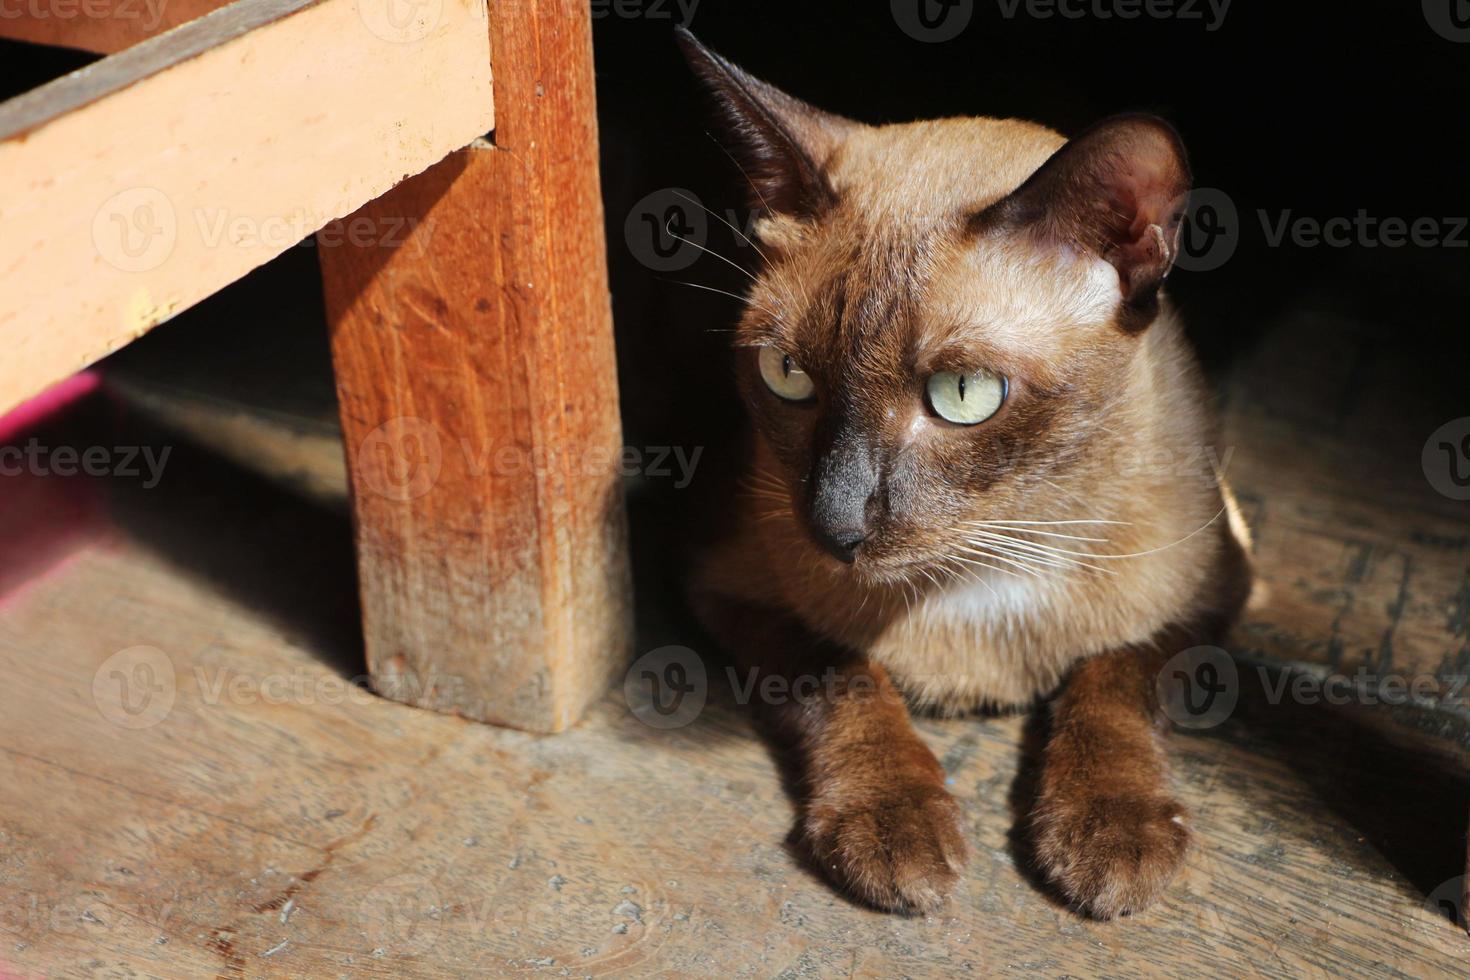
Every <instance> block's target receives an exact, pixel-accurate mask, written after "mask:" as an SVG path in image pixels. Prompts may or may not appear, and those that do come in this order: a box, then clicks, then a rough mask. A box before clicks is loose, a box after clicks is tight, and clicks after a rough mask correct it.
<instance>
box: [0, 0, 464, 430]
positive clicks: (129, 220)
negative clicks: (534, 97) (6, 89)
mask: <svg viewBox="0 0 1470 980" xmlns="http://www.w3.org/2000/svg"><path fill="white" fill-rule="evenodd" d="M414 9H415V18H416V19H414V20H411V21H408V22H404V23H395V22H394V21H391V20H389V19H387V17H386V13H385V8H383V7H382V5H381V4H380V3H379V2H378V0H244V2H240V3H236V4H233V5H231V6H230V7H227V8H224V9H222V10H219V11H216V12H215V13H213V14H210V15H208V16H206V17H203V18H201V19H199V20H197V21H193V22H191V23H189V24H187V25H185V26H184V27H182V28H180V29H179V30H177V31H173V32H170V33H169V34H167V35H165V36H160V37H157V38H154V39H152V40H149V41H145V42H143V43H141V44H138V45H135V46H133V47H131V48H129V49H127V50H126V51H124V52H122V53H120V54H117V55H114V56H112V57H109V58H104V59H103V60H101V61H99V62H97V63H96V64H93V65H90V66H88V67H87V68H84V69H82V70H81V71H78V72H75V73H73V74H71V75H68V76H66V77H64V78H62V79H59V80H57V81H55V82H53V83H51V84H49V85H45V86H42V87H41V88H39V89H36V90H34V91H32V92H30V93H27V94H26V95H23V96H21V97H19V98H17V99H13V100H11V101H9V102H7V103H4V104H0V172H3V173H4V174H5V175H6V179H5V181H4V183H3V185H0V220H3V222H4V224H5V227H6V228H7V233H6V234H5V235H4V236H3V237H0V339H3V340H4V343H5V345H6V348H7V351H8V353H7V356H6V357H5V358H4V360H3V361H0V411H4V410H5V409H8V408H9V407H11V406H13V405H15V404H17V403H18V402H20V401H22V400H24V399H25V398H26V397H28V396H30V395H32V394H34V393H36V392H38V391H40V390H42V389H44V388H45V387H47V386H48V385H49V384H51V383H53V382H55V381H57V380H59V379H61V378H64V377H66V376H68V375H70V374H71V373H73V372H75V371H77V370H78V369H80V368H82V367H85V366H86V365H88V364H90V363H92V362H93V361H95V360H97V359H98V358H100V357H102V356H104V355H105V354H108V353H110V352H111V351H113V350H115V349H117V348H118V347H120V346H122V345H124V344H126V343H128V342H129V341H131V340H133V339H134V338H136V337H137V336H139V335H140V334H142V333H144V332H145V331H147V330H149V329H151V328H152V327H153V326H155V325H157V324H158V323H161V322H163V321H164V320H167V319H168V318H169V317H171V316H173V315H174V314H176V313H177V312H179V311H180V310H182V309H185V308H187V307H189V306H191V305H193V304H194V303H196V302H198V301H199V300H200V299H202V298H203V297H205V296H208V295H209V294H211V293H212V292H214V291H216V290H218V289H219V288H221V287H222V286H224V285H226V284H227V283H230V282H232V281H234V280H235V279H238V278H239V277H240V276H242V275H244V274H245V273H246V272H248V271H250V270H251V269H253V268H255V267H257V266H259V265H260V264H262V263H263V262H265V261H267V260H268V259H270V258H272V257H274V256H276V255H278V254H280V253H281V252H282V251H284V250H285V249H287V248H290V247H291V246H293V245H295V244H296V243H297V242H298V241H300V240H301V239H302V238H304V237H305V236H307V235H308V234H310V233H312V232H313V231H316V230H317V229H318V228H321V227H322V226H323V225H326V224H327V223H328V222H329V221H331V220H332V219H335V218H339V217H341V216H342V215H343V214H346V213H347V212H349V211H351V210H353V209H354V208H356V207H358V206H359V205H361V204H362V203H363V202H365V201H367V200H370V199H371V198H372V197H374V196H376V195H377V194H380V193H382V192H383V191H384V190H386V189H387V188H388V187H390V186H392V185H393V184H394V183H396V182H397V181H399V180H401V179H402V178H403V177H404V176H405V175H408V174H412V173H417V172H418V171H420V170H422V169H423V168H424V167H426V166H428V165H429V164H431V163H433V162H435V161H437V160H439V159H441V158H442V157H443V156H444V155H445V154H446V153H448V152H450V151H452V150H454V149H456V148H458V147H461V146H464V145H465V144H466V143H468V142H469V141H470V140H472V139H474V138H475V137H476V136H478V135H480V134H482V133H483V132H485V131H486V130H487V129H488V128H489V127H490V126H492V125H493V113H492V111H491V98H490V91H489V89H490V69H489V60H488V43H487V39H486V11H485V6H484V4H483V3H481V2H476V0H445V2H443V3H438V4H430V5H428V6H422V7H418V8H414Z"/></svg>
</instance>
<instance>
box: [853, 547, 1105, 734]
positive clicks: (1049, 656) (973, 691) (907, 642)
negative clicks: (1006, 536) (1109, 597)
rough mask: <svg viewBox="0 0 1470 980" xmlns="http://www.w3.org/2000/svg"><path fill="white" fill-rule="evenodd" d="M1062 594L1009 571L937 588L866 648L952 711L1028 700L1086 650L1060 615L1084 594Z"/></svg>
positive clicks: (911, 687)
mask: <svg viewBox="0 0 1470 980" xmlns="http://www.w3.org/2000/svg"><path fill="white" fill-rule="evenodd" d="M1064 592H1065V590H1063V589H1059V588H1058V585H1057V583H1051V582H1047V581H1045V580H1040V579H1031V578H1016V577H1009V576H997V577H996V578H995V579H994V580H990V581H982V580H975V581H970V582H964V583H958V584H955V585H954V586H952V587H950V588H946V589H942V590H935V591H933V592H930V593H928V594H926V595H924V596H922V597H921V598H920V599H919V600H918V601H917V602H914V603H911V604H910V605H909V606H908V607H906V608H905V610H904V613H903V614H902V615H900V616H896V617H895V618H894V619H893V621H892V622H891V623H890V624H888V626H887V627H886V628H884V629H883V630H881V631H880V632H879V633H877V635H876V636H874V637H873V638H872V639H871V640H870V642H869V644H868V651H867V652H868V654H869V655H870V656H871V657H873V659H875V660H877V661H878V662H880V663H882V664H883V665H884V666H885V667H886V668H888V670H889V672H890V673H891V674H893V676H894V678H895V680H896V681H898V683H899V685H900V686H901V687H903V688H904V689H905V691H906V692H908V693H909V694H911V695H913V696H915V697H918V698H919V699H920V700H923V701H928V702H933V703H935V704H938V705H941V706H943V707H947V708H952V709H964V708H972V707H977V706H981V705H1012V704H1020V703H1024V702H1026V701H1030V700H1032V699H1034V698H1036V697H1038V696H1040V695H1042V694H1044V693H1046V692H1047V691H1049V690H1050V689H1051V688H1052V687H1054V686H1055V685H1056V684H1057V683H1058V682H1059V681H1060V679H1061V677H1062V675H1063V674H1064V673H1065V671H1066V669H1067V667H1068V666H1070V665H1071V664H1072V663H1073V662H1075V660H1076V659H1077V658H1078V657H1079V656H1081V655H1082V652H1083V651H1082V650H1081V649H1080V647H1079V644H1078V642H1077V637H1076V636H1075V635H1074V631H1073V630H1071V629H1069V628H1068V627H1067V625H1066V624H1065V623H1063V622H1061V620H1062V619H1064V618H1065V617H1064V616H1062V615H1061V614H1060V613H1061V609H1062V607H1063V606H1064V605H1065V604H1068V603H1071V604H1072V605H1073V606H1074V607H1075V603H1076V601H1077V599H1078V598H1079V597H1077V596H1068V595H1065V594H1062V593H1064ZM1073 612H1074V614H1075V608H1074V609H1073Z"/></svg>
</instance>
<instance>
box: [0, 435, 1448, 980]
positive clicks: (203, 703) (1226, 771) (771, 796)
mask: <svg viewBox="0 0 1470 980" xmlns="http://www.w3.org/2000/svg"><path fill="white" fill-rule="evenodd" d="M180 452H181V453H182V452H184V450H183V449H181V450H180ZM176 465H177V469H176V470H175V471H173V472H172V473H171V475H170V477H169V480H168V481H166V483H165V484H164V485H162V486H161V487H160V489H159V490H158V491H157V494H159V496H157V497H153V496H149V495H147V494H141V495H139V496H138V499H137V500H136V501H135V502H134V504H132V505H127V506H120V507H119V508H118V509H119V510H122V511H133V510H136V511H137V512H139V513H143V512H146V513H147V518H146V520H145V519H143V518H141V517H137V516H134V517H132V518H130V519H129V520H128V521H127V522H126V524H125V526H124V528H122V529H120V530H118V531H115V532H114V533H113V534H112V535H111V536H110V537H109V538H107V539H106V540H105V541H100V542H97V543H94V544H93V545H90V546H88V547H86V548H85V549H83V550H82V551H80V552H79V553H77V554H76V555H75V556H74V558H73V560H72V561H71V562H70V563H69V564H68V565H67V566H66V567H65V568H64V569H62V570H60V571H59V572H58V573H57V574H54V575H52V576H50V577H47V578H45V579H43V580H39V581H36V582H34V583H32V584H31V585H30V587H29V588H27V589H26V590H25V591H24V593H22V594H20V595H18V596H13V597H12V598H11V600H10V601H8V602H7V603H6V604H5V605H4V606H3V607H0V670H3V671H4V672H5V676H6V677H7V679H8V680H7V684H6V685H5V687H4V689H3V690H0V709H3V710H0V779H3V781H4V785H5V786H6V787H7V790H6V792H5V793H4V794H3V795H0V939H3V942H0V966H3V968H5V969H6V970H7V971H8V972H9V973H12V974H19V975H21V976H35V975H56V976H69V975H82V974H86V975H97V974H108V975H129V974H136V975H157V976H197V975H218V976H227V977H238V976H282V977H285V976H338V975H353V976H393V977H439V976H446V975H454V976H506V975H522V974H527V975H545V976H557V975H563V971H569V973H570V975H573V976H579V977H580V976H667V977H684V976H708V975H719V976H728V977H769V976H792V977H806V976H810V977H818V976H861V977H891V976H901V975H908V976H932V975H936V974H946V975H953V974H965V973H973V974H975V975H980V976H985V975H999V974H1004V973H1008V972H1025V973H1027V974H1034V973H1042V974H1047V975H1067V974H1070V975H1080V976H1101V975H1108V976H1139V975H1151V976H1179V975H1183V974H1190V975H1193V974H1199V975H1206V976H1242V975H1245V976H1251V975H1269V976H1345V977H1379V976H1395V975H1410V976H1444V975H1452V974H1455V973H1458V972H1461V971H1462V970H1463V964H1464V961H1465V957H1466V956H1467V955H1470V940H1467V939H1466V937H1465V935H1464V933H1463V932H1462V931H1460V930H1459V929H1458V928H1456V926H1455V925H1454V924H1453V922H1452V921H1450V920H1449V919H1448V918H1446V917H1445V915H1444V914H1442V913H1440V912H1437V911H1434V910H1432V909H1431V908H1430V907H1427V904H1426V903H1427V897H1428V896H1430V895H1432V894H1433V893H1434V890H1435V889H1436V888H1437V886H1439V885H1440V884H1441V882H1444V881H1447V880H1448V879H1451V878H1452V876H1454V875H1456V874H1458V867H1459V863H1460V862H1459V859H1458V857H1457V855H1456V853H1455V848H1456V847H1457V846H1458V844H1459V840H1458V835H1459V833H1460V832H1461V831H1462V829H1463V823H1462V820H1461V817H1462V816H1463V813H1464V812H1465V811H1464V803H1465V794H1466V792H1467V784H1466V780H1465V775H1464V765H1465V762H1466V757H1465V754H1464V751H1463V750H1462V749H1459V748H1457V747H1456V742H1454V741H1453V740H1443V739H1440V738H1439V737H1437V736H1435V737H1431V736H1429V735H1427V734H1426V733H1425V732H1423V731H1421V730H1419V729H1418V728H1417V727H1416V725H1415V723H1414V718H1413V717H1412V716H1410V715H1407V714H1400V713H1396V712H1387V711H1380V710H1376V709H1375V710H1370V711H1362V710H1344V711H1338V710H1328V709H1314V710H1310V711H1304V712H1292V713H1291V714H1289V715H1288V714H1283V713H1281V712H1278V711H1275V710H1271V709H1266V708H1262V707H1260V706H1259V704H1258V702H1257V701H1256V700H1255V699H1254V698H1247V699H1246V702H1247V704H1249V705H1256V708H1252V709H1251V710H1247V711H1243V712H1241V713H1240V714H1239V715H1237V716H1236V717H1235V718H1232V719H1231V721H1230V722H1228V723H1227V724H1226V725H1224V726H1222V727H1221V728H1220V729H1218V730H1216V731H1215V732H1213V733H1212V734H1211V736H1210V737H1181V738H1177V739H1175V740H1174V741H1173V744H1172V752H1173V754H1174V758H1175V760H1176V765H1175V777H1174V778H1175V782H1176V785H1177V788H1178V792H1179V795H1180V799H1181V800H1182V801H1183V802H1184V803H1185V804H1186V805H1187V806H1188V807H1189V808H1190V810H1191V811H1192V813H1193V815H1194V816H1193V819H1194V825H1195V828H1196V831H1197V839H1198V844H1197V846H1196V847H1195V848H1194V849H1193V850H1192V851H1191V852H1190V854H1189V856H1188V858H1187V861H1186V867H1185V870H1184V872H1183V874H1182V876H1181V878H1180V879H1179V880H1177V881H1176V882H1175V883H1174V885H1173V886H1172V887H1171V888H1170V889H1169V890H1168V892H1167V893H1166V895H1165V897H1164V899H1163V900H1162V901H1161V902H1160V903H1159V904H1158V905H1157V906H1155V907H1153V908H1151V909H1149V910H1148V911H1147V912H1146V913H1144V914H1142V915H1139V916H1137V917H1133V918H1130V919H1125V920H1122V921H1119V922H1114V923H1106V924H1100V923H1095V922H1089V921H1086V920H1084V919H1081V918H1079V917H1077V916H1076V915H1075V914H1074V913H1072V912H1070V911H1068V910H1067V909H1065V908H1063V907H1060V906H1059V905H1057V904H1056V903H1055V902H1054V901H1053V900H1052V899H1051V898H1050V897H1049V896H1048V894H1047V892H1046V891H1045V890H1044V889H1042V888H1040V887H1039V886H1038V885H1037V883H1036V881H1035V880H1034V878H1032V877H1029V876H1028V874H1027V873H1026V872H1025V870H1024V869H1025V864H1024V855H1023V852H1021V851H1020V850H1018V848H1017V845H1016V841H1015V840H1014V839H1013V837H1012V827H1013V825H1014V820H1015V811H1016V809H1017V806H1018V805H1019V801H1020V800H1023V799H1024V798H1025V796H1026V789H1025V783H1026V767H1025V765H1024V764H1023V760H1025V759H1026V758H1027V757H1028V753H1030V752H1031V750H1032V748H1033V747H1034V744H1035V741H1036V739H1035V737H1034V733H1033V732H1032V731H1031V730H1030V728H1029V727H1028V724H1027V723H1026V722H1025V720H1024V719H1022V718H1019V717H1010V718H1001V719H988V720H987V719H959V720H952V721H943V722H939V721H924V722H922V723H921V724H920V726H919V728H920V734H921V736H922V737H923V739H924V740H925V742H926V743H927V744H928V745H929V746H930V747H931V748H933V750H934V751H935V752H936V754H937V755H938V757H939V758H940V760H941V762H942V764H943V765H944V767H945V770H946V772H947V774H948V779H949V784H950V788H951V789H952V791H953V792H954V793H955V795H956V797H957V798H958V800H959V801H960V804H961V807H962V810H963V816H964V825H965V832H966V835H967V837H968V838H969V839H970V841H971V843H972V845H973V850H974V855H973V858H972V862H971V864H970V866H969V869H968V870H967V872H966V874H965V876H964V878H963V879H962V881H961V882H960V885H959V887H958V889H957V892H956V895H955V897H954V899H952V901H951V902H950V903H949V904H948V905H947V906H945V907H944V908H943V909H942V910H941V911H940V912H939V913H937V914H936V915H934V916H932V917H929V918H913V919H910V918H903V917H898V916H892V915H885V914H880V913H876V912H872V911H868V910H866V909H862V908H858V907H856V906H854V905H852V904H850V903H849V902H847V901H845V900H844V899H842V898H841V897H840V896H838V895H837V894H835V893H834V892H833V891H832V890H831V889H830V887H829V886H827V885H826V884H825V883H824V882H823V881H822V880H821V879H820V877H818V876H817V875H814V874H813V873H811V872H810V871H809V870H807V869H806V868H804V867H803V865H802V864H801V863H800V861H798V860H797V859H796V858H795V857H794V855H793V854H792V852H791V851H790V850H789V849H788V848H787V847H785V846H784V844H783V841H784V839H785V837H786V834H787V832H788V831H789V829H790V827H791V823H792V820H793V818H794V813H793V810H792V806H791V803H790V801H789V799H788V798H787V796H786V794H785V792H784V790H783V788H782V783H781V780H780V778H779V775H778V769H777V767H776V766H775V765H773V763H772V760H771V758H770V756H769V754H768V753H767V751H766V749H765V747H764V746H763V745H762V744H761V743H760V741H759V740H758V739H756V738H755V737H754V735H753V734H752V733H751V731H750V729H749V727H748V725H747V722H746V720H745V718H744V717H743V715H742V712H741V711H740V710H739V709H738V708H736V707H734V706H733V705H732V704H731V703H730V700H729V699H728V697H726V696H724V695H722V694H721V693H720V691H719V689H722V688H723V687H724V684H723V682H722V681H721V680H720V678H721V677H722V673H721V671H720V669H719V668H718V667H717V666H716V665H715V663H714V661H713V660H706V661H705V663H706V665H707V669H708V671H709V677H710V678H711V691H712V702H711V704H710V705H709V706H708V707H707V708H706V709H705V710H704V711H703V713H701V714H700V715H699V716H698V717H697V718H696V719H695V720H694V721H693V722H692V723H691V724H689V725H688V726H686V727H682V728H677V729H673V730H668V731H660V730H657V729H654V728H650V727H647V726H646V725H644V724H643V723H642V722H641V721H639V720H638V718H637V717H636V716H635V715H633V714H632V713H630V711H629V708H628V705H627V703H625V702H624V701H623V700H622V697H621V696H620V694H619V695H614V696H611V697H609V698H607V699H605V700H603V701H601V702H599V703H598V704H596V705H595V706H594V707H593V708H592V710H591V711H590V713H589V716H588V718H587V720H586V721H585V722H584V723H583V724H582V725H579V726H578V727H577V728H576V729H575V730H573V731H571V732H568V733H565V734H562V735H560V736H557V737H555V738H543V737H537V736H533V735H528V734H524V733H520V732H516V731H513V730H509V729H502V728H495V727H491V726H484V725H477V724H472V723H468V722H466V721H464V720H461V719H457V718H453V717H450V716H446V715H440V714H434V713H430V712H423V711H416V710H413V709H411V708H408V707H405V706H402V705H397V704H394V703H392V702H389V701H385V700H382V699H378V698H374V697H372V696H371V695H369V694H367V693H366V692H365V691H363V690H361V689H360V688H355V687H352V686H350V685H348V684H347V683H346V682H345V681H344V677H343V670H342V669H341V668H337V667H334V666H332V665H331V664H329V663H326V662H323V659H322V657H323V655H322V653H321V652H320V649H319V647H318V645H317V644H316V643H315V642H313V641H311V640H310V639H309V638H307V637H305V636H303V635H302V634H300V633H299V632H298V631H297V630H295V629H292V628H290V627H289V626H287V625H284V624H283V622H282V620H281V618H280V617H279V615H278V612H279V609H280V605H279V604H280V603H281V602H282V601H284V600H285V597H287V596H290V595H294V594H296V593H299V592H301V591H303V590H306V591H311V590H314V589H320V588H321V585H320V581H321V578H322V572H323V569H322V567H321V564H320V559H319V558H318V557H317V556H315V555H314V554H313V553H311V552H302V553H301V555H300V557H299V558H298V560H297V561H296V562H294V563H291V564H287V565H280V564H273V563H271V562H269V561H268V560H266V559H265V558H263V557H262V556H261V555H260V554H259V551H258V549H252V548H251V547H249V542H251V541H252V540H256V541H259V540H261V539H262V537H263V536H265V537H268V536H270V535H271V534H272V533H273V532H272V531H271V530H270V528H274V529H275V530H274V533H275V534H286V533H290V531H291V529H292V528H294V527H295V526H296V525H295V520H296V519H295V518H290V517H289V516H288V517H283V516H282V512H281V508H280V507H266V506H261V505H260V504H259V503H258V502H236V501H237V494H238V490H237V487H236V486H235V481H233V480H229V479H221V480H220V481H218V482H217V483H204V484H199V483H191V484H189V485H187V486H180V481H181V480H183V479H185V473H186V470H187V467H188V465H189V463H188V457H187V456H184V457H181V458H180V459H179V461H178V462H177V464H176ZM178 501H194V502H195V503H193V504H190V505H189V506H184V507H180V506H177V502H178ZM206 501H213V502H212V503H206ZM300 519H302V520H305V519H307V516H306V514H305V513H303V515H301V517H300ZM214 525H219V528H218V529H217V528H216V527H215V526H214ZM186 542H189V543H190V544H188V545H186V544H185V543H186ZM187 548H197V549H203V550H207V551H208V552H209V553H210V554H214V555H215V556H216V565H215V566H214V568H215V574H214V575H211V576H201V575H200V574H198V572H197V571H194V570H193V569H194V568H195V567H197V566H195V563H194V560H193V559H191V558H189V557H188V555H189V554H190V552H189V551H188V550H187ZM257 575H260V576H265V577H267V578H268V579H269V580H270V582H271V584H272V589H271V590H268V591H266V592H264V593H257V594H256V595H255V596H254V598H253V599H252V600H251V601H245V600H244V597H243V596H242V595H240V594H239V593H238V592H237V591H236V590H237V589H238V587H239V583H240V582H242V581H247V580H250V579H252V578H254V577H255V576H257ZM272 610H275V611H276V612H275V613H273V612H272ZM303 615H304V616H306V617H309V616H310V615H312V613H310V612H309V611H306V612H304V613H303ZM137 645H148V646H151V647H153V648H155V649H156V650H157V651H158V655H157V656H158V657H162V658H163V659H162V660H157V659H156V658H155V660H156V664H157V666H158V670H157V671H155V672H153V673H150V674H145V675H140V674H137V673H135V672H133V671H131V670H124V671H122V672H121V674H120V675H119V674H114V673H113V671H115V670H118V662H117V661H116V660H114V659H113V658H114V656H115V655H116V653H117V652H118V651H121V650H126V649H130V648H133V647H135V646H137ZM350 670H351V668H348V671H349V672H350ZM149 690H152V691H153V696H154V697H156V698H159V699H161V700H158V701H145V699H144V695H145V694H146V693H147V692H148V691H149ZM124 703H127V704H131V705H132V706H133V707H134V708H135V709H137V708H140V707H141V708H142V710H141V711H140V712H139V714H138V715H136V716H127V715H125V714H119V712H120V710H121V708H122V705H123V704H124ZM129 717H137V718H138V719H139V720H140V721H141V722H142V724H140V725H139V726H138V727H126V726H125V725H120V724H115V723H114V721H112V720H109V719H110V718H111V719H118V718H122V719H124V720H126V719H127V718H129ZM148 722H151V723H148ZM1460 734H1461V736H1463V735H1464V734H1465V733H1464V732H1461V733H1460ZM1456 800H1458V801H1459V802H1458V806H1459V809H1458V810H1457V811H1456V813H1455V814H1454V819H1453V821H1452V822H1451V823H1450V824H1449V825H1448V828H1447V826H1446V824H1445V822H1442V821H1438V820H1436V819H1435V814H1436V813H1438V812H1446V813H1447V812H1448V810H1447V808H1446V804H1448V803H1454V802H1455V801H1456Z"/></svg>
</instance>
